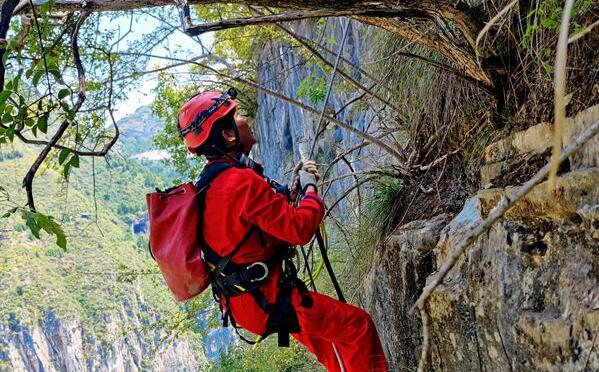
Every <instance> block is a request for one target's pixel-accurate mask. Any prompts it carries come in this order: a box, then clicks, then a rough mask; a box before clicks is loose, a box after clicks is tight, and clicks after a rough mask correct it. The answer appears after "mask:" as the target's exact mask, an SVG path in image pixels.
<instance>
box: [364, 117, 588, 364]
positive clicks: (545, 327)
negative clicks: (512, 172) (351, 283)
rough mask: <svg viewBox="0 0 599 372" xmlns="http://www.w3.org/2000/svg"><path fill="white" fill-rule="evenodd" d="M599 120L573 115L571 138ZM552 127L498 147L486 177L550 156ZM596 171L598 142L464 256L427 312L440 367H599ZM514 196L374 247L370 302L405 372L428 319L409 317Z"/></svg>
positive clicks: (486, 195)
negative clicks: (480, 227)
mask: <svg viewBox="0 0 599 372" xmlns="http://www.w3.org/2000/svg"><path fill="white" fill-rule="evenodd" d="M597 119H599V106H595V107H592V108H590V109H588V110H586V111H584V112H582V113H581V114H579V115H578V116H577V117H576V118H574V119H571V120H570V121H569V123H568V124H569V125H568V128H569V132H572V133H578V132H580V131H581V130H582V128H584V127H585V126H587V125H590V124H591V123H592V122H593V121H596V120H597ZM544 126H546V124H540V126H538V127H533V128H530V129H528V130H526V131H522V132H518V133H515V134H513V135H511V136H509V137H507V138H505V139H503V140H502V141H500V142H498V143H495V144H493V145H491V146H489V147H488V148H487V151H486V155H487V156H486V160H487V162H488V164H487V166H485V167H484V168H483V169H482V170H481V171H482V172H483V173H487V172H489V167H497V166H498V164H497V163H498V162H504V165H505V164H508V163H510V162H511V161H512V160H513V159H514V158H522V157H530V156H533V155H534V153H543V152H544V151H545V150H546V149H547V148H548V147H549V146H550V144H551V142H550V139H551V136H549V137H547V136H543V135H541V136H539V133H543V132H544V131H543V127H544ZM571 138H572V134H571V133H569V134H566V136H565V142H566V143H567V142H568V141H569V140H571ZM598 166H599V142H598V141H597V139H595V140H594V141H591V142H590V143H589V144H588V145H587V147H585V149H584V150H583V151H581V153H580V154H578V155H575V156H574V157H572V158H571V159H570V161H569V167H570V170H569V171H567V172H564V173H562V174H561V175H560V176H559V177H558V179H557V186H556V189H555V190H554V191H553V192H548V191H547V185H546V183H542V184H540V185H538V186H537V187H536V188H535V189H533V191H532V192H531V193H530V194H529V195H528V196H527V197H525V198H524V199H523V200H521V201H520V202H519V203H517V204H516V205H515V206H514V207H513V208H512V209H511V210H510V211H508V213H507V214H506V215H505V218H504V219H503V220H501V221H500V222H499V223H497V224H495V225H494V226H493V227H492V228H491V230H490V231H489V232H488V233H487V234H485V235H483V236H482V237H480V238H479V239H478V240H477V241H476V243H475V244H474V245H473V246H472V247H471V248H470V249H469V250H468V252H467V254H465V255H464V256H463V257H462V258H461V259H460V261H459V262H458V264H457V265H456V266H455V267H454V269H453V270H452V271H451V272H450V275H449V276H448V277H447V278H446V279H445V281H444V283H443V285H442V286H441V287H440V288H438V289H437V291H436V292H435V293H434V295H433V297H432V299H431V301H430V303H429V307H428V309H429V312H430V314H431V319H432V322H433V325H432V335H431V336H432V344H433V346H432V351H431V353H432V360H433V365H432V368H433V369H434V370H438V371H473V370H482V371H484V370H489V371H540V370H541V371H566V370H567V371H595V370H597V369H599V354H598V353H597V349H596V347H597V345H596V344H595V343H596V339H597V333H598V332H599V328H598V325H599V286H598V280H599V276H598V265H597V262H599V251H598V250H597V247H599V168H598ZM495 182H499V180H497V181H495ZM509 192H510V187H506V188H489V189H485V190H481V191H479V192H478V193H477V194H476V195H474V196H472V197H471V198H470V199H469V200H468V201H467V202H466V204H465V206H464V208H463V210H462V211H461V212H460V213H459V214H457V215H456V216H453V217H452V216H449V215H439V216H437V217H435V218H433V219H431V220H427V221H414V222H412V223H409V224H407V225H404V226H401V227H399V228H398V229H397V230H396V231H395V232H394V233H393V235H392V236H390V237H389V238H388V239H387V240H386V242H385V244H383V245H382V246H380V247H378V248H377V249H376V253H375V255H374V263H373V266H372V270H371V273H370V275H369V278H368V283H367V284H368V285H365V286H364V287H365V288H367V289H369V290H368V291H367V293H365V299H366V302H367V303H368V307H369V309H370V310H371V312H372V314H373V316H374V317H375V319H376V323H377V324H378V325H379V329H380V330H381V334H382V337H383V342H384V344H385V347H386V351H387V353H388V355H389V358H390V359H391V362H392V364H393V365H394V368H396V369H397V370H403V369H410V368H415V366H416V365H417V361H418V357H419V355H418V353H417V352H416V350H417V349H418V346H419V344H420V322H419V320H418V317H417V316H416V315H415V314H413V313H410V312H409V309H410V308H411V306H412V305H413V303H414V301H415V300H416V298H417V297H418V296H419V294H420V291H421V290H422V287H423V286H424V284H425V281H426V278H427V277H429V275H435V274H434V271H435V268H436V267H438V266H439V265H440V264H441V263H442V262H443V261H444V258H445V257H447V255H448V253H449V252H451V250H452V249H453V248H454V247H455V245H456V244H457V243H458V242H459V240H460V239H461V237H462V236H463V235H464V234H465V232H466V231H467V230H468V229H470V228H471V227H473V226H474V225H476V224H477V223H478V222H479V221H480V220H481V219H482V218H484V217H486V215H487V214H488V212H489V210H490V209H491V208H492V207H493V206H494V205H495V204H496V202H497V201H498V200H499V198H500V196H501V195H502V194H504V193H509Z"/></svg>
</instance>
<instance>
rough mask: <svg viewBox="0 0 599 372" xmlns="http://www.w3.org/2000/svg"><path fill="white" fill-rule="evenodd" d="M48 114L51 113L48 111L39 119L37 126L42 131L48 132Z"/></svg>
mask: <svg viewBox="0 0 599 372" xmlns="http://www.w3.org/2000/svg"><path fill="white" fill-rule="evenodd" d="M48 116H49V114H48V113H47V112H46V113H44V115H42V116H40V117H39V118H38V119H37V127H38V128H39V130H40V132H42V133H46V132H47V131H48Z"/></svg>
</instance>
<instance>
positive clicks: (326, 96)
mask: <svg viewBox="0 0 599 372" xmlns="http://www.w3.org/2000/svg"><path fill="white" fill-rule="evenodd" d="M350 25H351V19H348V20H347V22H346V23H345V27H343V38H342V39H341V44H340V45H339V50H338V51H337V57H336V58H335V65H334V66H333V71H332V72H331V76H330V78H329V84H328V87H327V92H326V94H325V97H324V102H323V103H322V110H321V111H320V116H319V117H318V122H317V124H316V135H315V136H314V139H313V140H312V146H310V153H309V155H308V158H307V159H312V155H313V154H314V149H315V148H316V143H317V141H318V136H319V135H320V126H321V125H322V120H323V119H324V113H325V111H326V109H327V104H328V103H329V98H330V97H331V92H332V91H333V83H334V82H335V74H336V73H337V70H338V69H339V61H340V59H341V55H342V54H343V47H344V46H345V40H346V39H347V33H348V31H349V26H350ZM324 127H325V128H326V124H325V126H324ZM323 130H324V129H323Z"/></svg>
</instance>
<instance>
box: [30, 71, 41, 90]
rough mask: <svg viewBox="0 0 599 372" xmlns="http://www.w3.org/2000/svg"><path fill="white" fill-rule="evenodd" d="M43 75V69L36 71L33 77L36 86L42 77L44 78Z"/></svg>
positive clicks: (33, 83) (32, 82) (32, 81)
mask: <svg viewBox="0 0 599 372" xmlns="http://www.w3.org/2000/svg"><path fill="white" fill-rule="evenodd" d="M43 75H44V70H43V69H39V70H37V71H35V73H34V74H33V78H32V79H31V84H32V85H33V86H34V87H35V86H37V84H38V83H39V82H40V79H41V78H42V76H43Z"/></svg>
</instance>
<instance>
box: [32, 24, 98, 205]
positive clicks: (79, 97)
mask: <svg viewBox="0 0 599 372" xmlns="http://www.w3.org/2000/svg"><path fill="white" fill-rule="evenodd" d="M88 15H89V14H88V13H87V12H83V13H81V15H80V16H79V20H78V21H77V25H76V26H75V29H74V30H73V33H72V34H71V49H72V50H73V59H74V60H75V65H76V66H77V77H78V79H79V92H78V95H77V102H76V103H75V106H74V107H73V112H75V113H76V112H77V111H78V110H79V109H80V108H81V106H82V105H83V102H84V101H85V70H84V69H83V64H82V63H81V58H80V54H79V44H78V42H77V36H78V35H79V29H80V28H81V25H82V24H83V22H84V21H85V19H86V18H87V16H88ZM69 125H70V120H69V119H65V120H63V122H62V124H61V125H60V127H59V128H58V130H56V133H54V135H53V136H52V138H51V139H50V141H49V142H48V144H47V145H46V147H44V149H43V150H42V151H41V152H40V153H39V155H38V156H37V158H36V159H35V161H34V162H33V164H32V165H31V167H30V168H29V171H28V172H27V174H26V175H25V178H23V187H24V188H25V191H26V193H27V205H28V206H29V208H30V209H31V210H32V211H35V202H34V200H33V178H34V177H35V173H36V172H37V170H38V169H39V167H40V166H41V165H42V163H43V162H44V160H45V159H46V157H47V156H48V154H49V153H50V151H51V150H52V149H53V148H54V145H56V143H57V142H58V141H59V140H60V139H61V138H62V136H63V134H64V132H65V131H66V130H67V128H68V127H69Z"/></svg>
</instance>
